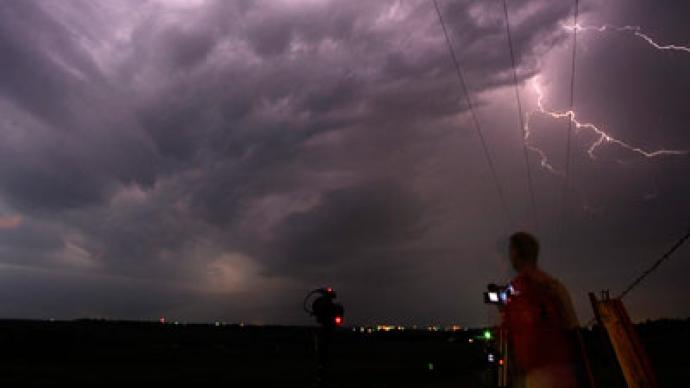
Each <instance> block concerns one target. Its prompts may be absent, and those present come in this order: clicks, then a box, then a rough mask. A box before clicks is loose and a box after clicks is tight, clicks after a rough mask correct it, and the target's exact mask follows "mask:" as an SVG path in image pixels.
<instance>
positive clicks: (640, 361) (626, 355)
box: [589, 292, 657, 388]
mask: <svg viewBox="0 0 690 388" xmlns="http://www.w3.org/2000/svg"><path fill="white" fill-rule="evenodd" d="M589 299H590V301H591V302H592V309H593V310H594V315H595V317H596V318H597V321H598V322H599V324H600V325H602V326H603V327H604V328H606V333H607V334H608V337H609V340H610V341H611V346H612V347H613V350H614V351H615V353H616V358H617V359H618V363H619V364H620V367H621V371H623V377H624V378H625V382H626V383H627V385H628V387H629V388H656V387H657V382H656V376H655V375H654V370H653V369H652V365H651V363H650V362H649V357H648V356H647V353H646V352H645V351H644V348H643V347H642V343H641V342H640V338H639V337H638V335H637V332H636V331H635V328H634V326H633V324H632V322H631V321H630V317H629V316H628V312H627V311H626V310H625V306H623V302H622V301H621V300H620V299H619V298H610V297H609V294H608V292H602V299H601V300H597V298H596V296H595V295H594V293H590V294H589Z"/></svg>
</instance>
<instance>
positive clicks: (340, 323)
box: [335, 316, 343, 326]
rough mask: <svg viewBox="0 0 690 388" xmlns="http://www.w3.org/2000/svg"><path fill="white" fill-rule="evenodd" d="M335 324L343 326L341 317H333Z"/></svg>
mask: <svg viewBox="0 0 690 388" xmlns="http://www.w3.org/2000/svg"><path fill="white" fill-rule="evenodd" d="M335 324H336V326H340V325H342V324H343V317H341V316H337V317H335Z"/></svg>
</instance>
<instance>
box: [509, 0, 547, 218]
mask: <svg viewBox="0 0 690 388" xmlns="http://www.w3.org/2000/svg"><path fill="white" fill-rule="evenodd" d="M503 14H504V16H505V25H506V35H507V36H508V48H509V49H510V61H511V65H512V67H513V86H514V89H515V101H516V103H517V114H518V123H519V125H520V130H521V131H522V153H523V154H524V157H525V167H526V168H527V190H528V191H529V197H530V204H531V206H532V222H533V225H534V227H535V229H536V228H537V227H538V225H539V223H538V219H537V201H536V199H535V196H534V184H533V182H532V172H531V168H530V164H529V151H528V150H527V144H526V143H525V142H526V141H527V139H526V138H527V129H526V128H525V122H524V119H523V116H522V101H521V100H520V89H519V82H518V75H517V68H516V66H515V50H514V48H513V35H512V33H511V30H510V17H509V16H508V2H507V0H503Z"/></svg>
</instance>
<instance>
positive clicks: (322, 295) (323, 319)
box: [304, 287, 345, 328]
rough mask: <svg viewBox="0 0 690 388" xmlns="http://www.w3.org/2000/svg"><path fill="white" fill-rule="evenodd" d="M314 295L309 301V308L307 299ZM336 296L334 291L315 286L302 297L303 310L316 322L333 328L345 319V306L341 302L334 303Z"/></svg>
mask: <svg viewBox="0 0 690 388" xmlns="http://www.w3.org/2000/svg"><path fill="white" fill-rule="evenodd" d="M314 296H316V298H315V299H314V301H313V302H312V303H311V308H309V307H308V302H309V300H310V299H311V298H312V297H314ZM336 297H337V295H336V293H335V291H334V290H333V289H332V288H330V287H328V288H317V289H316V290H313V291H311V292H310V293H309V294H307V296H306V298H304V310H305V311H306V312H307V313H309V315H312V316H314V317H315V318H316V322H317V323H319V324H320V325H322V326H323V327H326V328H335V327H338V326H341V325H342V324H343V322H344V319H345V308H344V307H343V305H342V304H340V303H336V302H335V298H336Z"/></svg>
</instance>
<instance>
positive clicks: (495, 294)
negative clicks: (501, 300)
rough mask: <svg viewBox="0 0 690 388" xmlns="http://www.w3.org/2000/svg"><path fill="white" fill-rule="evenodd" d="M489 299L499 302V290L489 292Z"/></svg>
mask: <svg viewBox="0 0 690 388" xmlns="http://www.w3.org/2000/svg"><path fill="white" fill-rule="evenodd" d="M489 301H490V302H493V303H498V292H489Z"/></svg>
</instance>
